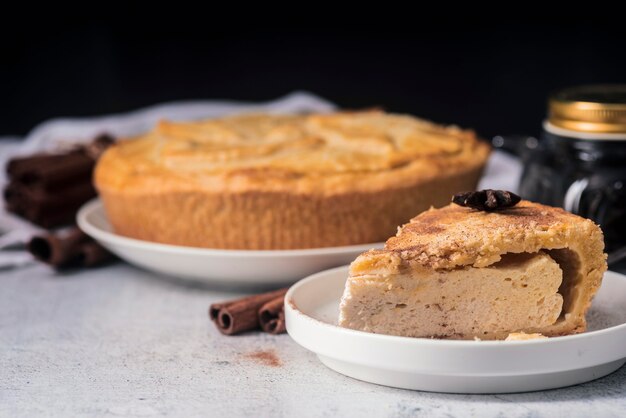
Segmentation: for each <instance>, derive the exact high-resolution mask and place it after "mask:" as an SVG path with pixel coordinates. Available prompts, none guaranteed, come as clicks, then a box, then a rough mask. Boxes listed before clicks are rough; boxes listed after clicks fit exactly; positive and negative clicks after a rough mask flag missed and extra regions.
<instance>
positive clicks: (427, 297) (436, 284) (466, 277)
mask: <svg viewBox="0 0 626 418" xmlns="http://www.w3.org/2000/svg"><path fill="white" fill-rule="evenodd" d="M603 250H604V242H603V236H602V231H601V230H600V228H599V227H598V226H597V225H596V224H594V223H593V222H592V221H590V220H587V219H583V218H581V217H579V216H576V215H572V214H571V213H568V212H565V211H564V210H562V209H557V208H553V207H548V206H543V205H540V204H536V203H531V202H528V201H521V202H520V203H519V204H518V205H517V206H513V207H510V208H504V209H501V210H497V211H492V212H487V211H481V210H475V209H472V208H468V207H461V206H458V205H456V204H450V205H449V206H446V207H444V208H441V209H431V210H429V211H426V212H424V213H422V214H420V215H418V216H417V217H415V218H413V219H412V220H411V222H410V223H408V224H406V225H405V226H403V227H402V229H401V230H400V231H399V232H398V234H397V235H396V236H395V237H393V238H390V239H389V240H388V241H387V243H386V245H385V248H384V249H382V250H370V251H368V252H365V253H363V254H362V255H360V256H359V257H358V258H357V259H356V260H355V261H354V262H353V263H352V265H351V267H350V277H349V278H348V281H347V283H346V288H345V292H344V295H343V298H342V301H341V309H340V316H339V325H340V326H343V327H347V328H352V329H357V330H362V331H369V332H375V333H381V334H391V335H400V336H409V337H430V338H450V339H473V338H478V339H505V338H507V336H509V334H511V336H510V337H509V338H508V339H509V340H519V339H530V338H536V337H541V335H539V334H542V335H543V336H558V335H566V334H572V333H578V332H582V331H584V330H585V326H586V323H585V313H586V311H587V309H588V308H589V306H590V304H591V300H592V298H593V296H594V294H595V293H596V291H597V289H598V288H599V286H600V283H601V280H602V276H603V274H604V272H605V271H606V261H605V260H606V256H605V254H604V252H603Z"/></svg>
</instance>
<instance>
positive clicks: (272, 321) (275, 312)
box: [209, 289, 287, 335]
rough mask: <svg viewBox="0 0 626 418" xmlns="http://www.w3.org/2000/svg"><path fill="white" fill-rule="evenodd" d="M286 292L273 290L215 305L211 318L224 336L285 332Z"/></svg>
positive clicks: (210, 313)
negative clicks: (253, 332) (258, 332)
mask: <svg viewBox="0 0 626 418" xmlns="http://www.w3.org/2000/svg"><path fill="white" fill-rule="evenodd" d="M286 293H287V289H279V290H274V291H272V292H267V293H262V294H260V295H253V296H248V297H245V298H241V299H235V300H231V301H228V302H221V303H214V304H212V305H211V306H210V307H209V317H210V318H211V320H212V321H213V323H214V324H215V326H216V327H217V329H218V330H219V331H220V332H221V333H222V334H225V335H236V334H241V333H243V332H246V331H253V330H259V329H260V330H262V331H265V332H267V333H270V334H282V333H283V332H285V310H284V302H283V300H284V298H285V294H286Z"/></svg>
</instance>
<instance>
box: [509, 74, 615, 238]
mask: <svg viewBox="0 0 626 418" xmlns="http://www.w3.org/2000/svg"><path fill="white" fill-rule="evenodd" d="M548 109H549V110H548V118H547V119H546V120H545V121H544V123H543V132H542V135H541V140H540V141H539V146H537V147H536V148H534V149H533V150H531V151H530V152H529V153H528V154H527V155H526V156H525V158H524V159H525V162H526V164H525V169H524V173H523V175H522V180H521V184H520V193H521V195H522V196H524V197H525V198H527V199H530V200H535V201H539V202H543V203H546V204H550V205H553V206H562V207H564V208H565V209H566V210H568V211H571V212H573V213H576V214H579V215H581V216H584V217H587V218H590V219H592V220H594V221H595V222H596V223H599V224H600V225H601V226H602V229H603V231H604V234H605V238H606V242H607V247H608V249H609V250H611V249H615V248H618V247H621V246H624V245H626V85H589V86H579V87H572V88H567V89H564V90H560V91H558V92H556V93H554V94H553V95H552V96H551V97H550V99H549V102H548Z"/></svg>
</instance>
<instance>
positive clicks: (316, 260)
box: [77, 199, 383, 287]
mask: <svg viewBox="0 0 626 418" xmlns="http://www.w3.org/2000/svg"><path fill="white" fill-rule="evenodd" d="M77 221H78V226H79V227H80V229H82V230H83V231H84V232H85V233H86V234H87V235H89V236H91V237H92V238H94V239H95V240H96V241H98V242H99V243H100V244H101V245H103V246H104V247H105V248H107V249H108V250H109V251H111V252H112V253H113V254H116V255H117V256H119V257H120V258H122V259H123V260H126V261H128V262H129V263H131V264H134V265H136V266H139V267H141V268H144V269H147V270H151V271H154V272H157V273H162V274H165V275H168V276H173V277H180V278H185V279H192V280H196V281H202V282H206V283H211V284H218V285H228V286H238V285H246V286H250V285H252V286H259V287H266V286H268V287H269V286H278V285H286V284H292V283H294V282H295V281H296V280H299V279H301V278H302V277H305V276H308V275H309V274H312V273H315V272H317V271H320V270H323V269H327V268H330V267H335V266H339V265H342V264H346V263H349V262H351V261H352V260H354V258H356V256H357V255H359V254H360V253H362V252H363V251H366V250H368V249H370V248H376V247H382V245H383V244H382V243H380V244H364V245H352V246H346V247H328V248H312V249H303V250H272V251H249V250H219V249H209V248H194V247H183V246H178V245H167V244H158V243H154V242H148V241H141V240H137V239H132V238H127V237H124V236H121V235H118V234H115V233H114V232H113V231H112V228H111V225H110V224H109V222H108V221H107V218H106V214H105V212H104V207H103V205H102V202H100V200H97V199H96V200H93V201H91V202H89V203H86V204H85V205H84V206H83V207H82V208H81V209H80V211H79V212H78V215H77ZM207 233H210V232H207Z"/></svg>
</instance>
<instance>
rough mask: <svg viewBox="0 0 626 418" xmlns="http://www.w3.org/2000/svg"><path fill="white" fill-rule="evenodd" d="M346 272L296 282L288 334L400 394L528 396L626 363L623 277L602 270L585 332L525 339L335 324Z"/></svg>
mask: <svg viewBox="0 0 626 418" xmlns="http://www.w3.org/2000/svg"><path fill="white" fill-rule="evenodd" d="M347 276H348V267H347V266H344V267H338V268H335V269H331V270H327V271H323V272H321V273H317V274H314V275H312V276H310V277H308V278H306V279H303V280H301V281H300V282H298V283H296V284H295V285H293V286H292V287H291V289H289V292H288V293H287V295H286V297H285V298H286V299H285V301H286V303H285V316H286V321H287V332H289V335H290V336H291V337H292V338H293V339H294V340H295V341H296V342H297V343H298V344H300V345H302V346H303V347H305V348H307V349H308V350H311V351H313V352H314V353H316V354H317V356H318V357H319V359H320V360H321V361H322V363H324V364H325V365H326V366H328V367H330V368H331V369H333V370H335V371H337V372H339V373H342V374H345V375H347V376H350V377H353V378H356V379H359V380H364V381H366V382H371V383H377V384H380V385H385V386H393V387H398V388H404V389H417V390H424V391H431V392H449V393H507V392H527V391H534V390H543V389H551V388H557V387H563V386H569V385H574V384H578V383H582V382H587V381H589V380H593V379H597V378H599V377H602V376H605V375H607V374H609V373H611V372H613V371H615V370H617V369H618V368H619V367H621V366H622V365H623V364H624V362H626V276H624V275H621V274H618V273H614V272H607V273H606V275H605V276H604V282H603V284H602V288H601V289H600V291H599V292H598V294H597V295H596V298H595V300H594V303H593V306H592V308H591V310H590V311H589V314H588V316H587V319H588V322H589V326H588V331H587V332H585V333H582V334H578V335H571V336H566V337H556V338H549V339H541V340H530V341H461V340H436V339H428V338H408V337H396V336H391V335H381V334H373V333H368V332H362V331H355V330H350V329H345V328H341V327H338V326H337V325H336V323H337V317H338V314H339V301H340V299H341V295H342V292H343V288H344V284H345V281H346V278H347Z"/></svg>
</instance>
